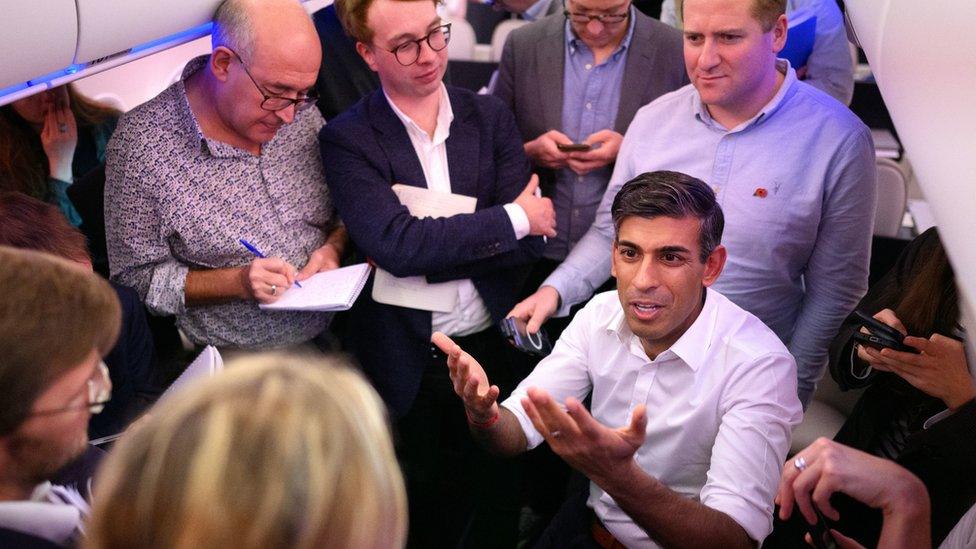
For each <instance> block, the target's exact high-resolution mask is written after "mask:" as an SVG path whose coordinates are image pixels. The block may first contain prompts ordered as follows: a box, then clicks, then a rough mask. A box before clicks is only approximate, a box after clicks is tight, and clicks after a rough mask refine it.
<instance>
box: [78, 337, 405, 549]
mask: <svg viewBox="0 0 976 549" xmlns="http://www.w3.org/2000/svg"><path fill="white" fill-rule="evenodd" d="M95 500H96V505H95V510H94V512H93V519H92V524H91V527H90V531H89V541H88V546H89V547H98V548H116V547H118V548H121V547H127V548H128V547H164V548H165V547H186V548H190V547H194V548H196V547H235V548H262V549H263V548H273V547H339V548H344V547H348V548H387V547H402V546H403V542H404V536H405V530H406V499H405V495H404V488H403V480H402V477H401V475H400V471H399V469H398V467H397V463H396V459H395V456H394V453H393V446H392V443H391V441H390V437H389V433H388V426H387V423H386V419H385V417H384V413H383V407H382V403H381V401H380V399H379V397H378V396H377V395H376V393H375V392H374V391H373V390H372V389H371V388H370V387H369V385H368V384H367V383H366V382H365V381H364V379H363V378H362V377H361V376H360V375H359V374H358V373H356V372H355V371H353V370H351V369H349V368H347V367H345V361H344V360H342V359H338V358H329V359H323V358H321V357H320V358H311V357H295V356H289V355H279V354H271V355H256V356H253V357H248V358H243V359H239V360H237V361H234V362H231V364H230V365H229V367H228V369H227V370H226V371H224V372H223V373H222V374H220V375H218V376H217V377H215V378H214V379H212V380H208V381H207V382H205V383H201V384H200V386H198V387H195V388H192V389H190V390H188V391H186V392H185V393H183V394H180V395H179V396H177V397H174V398H173V399H171V400H169V401H167V402H164V403H162V405H161V406H159V407H158V409H156V410H155V411H154V412H153V416H152V417H151V418H150V419H149V420H148V421H147V422H146V424H145V425H144V426H142V428H141V429H139V430H138V431H136V432H134V433H132V434H131V435H127V436H126V437H124V438H123V440H122V441H120V443H119V444H118V446H117V447H116V448H115V449H114V451H113V452H112V455H111V456H109V458H108V459H107V461H106V463H105V465H104V467H103V469H102V471H101V477H100V478H99V481H98V483H97V485H96V488H95Z"/></svg>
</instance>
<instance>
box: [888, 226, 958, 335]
mask: <svg viewBox="0 0 976 549" xmlns="http://www.w3.org/2000/svg"><path fill="white" fill-rule="evenodd" d="M919 238H921V237H919ZM929 242H930V244H929V245H928V246H927V247H928V248H929V253H927V254H924V255H923V254H922V253H919V254H918V257H917V258H916V260H915V261H916V265H917V264H918V262H921V263H922V265H921V267H919V268H918V271H917V273H918V274H916V275H915V277H914V278H913V279H912V281H911V283H910V284H908V285H907V287H906V288H905V291H904V293H903V294H901V295H897V296H892V297H893V298H895V299H897V301H896V302H897V305H896V306H895V307H892V308H893V309H894V311H895V315H897V316H898V318H899V319H900V320H901V321H902V324H904V325H905V328H907V329H908V333H910V334H913V335H917V336H919V337H931V336H932V334H936V333H939V334H943V335H952V333H953V332H954V331H955V330H956V327H957V325H958V323H959V294H958V290H957V289H956V279H955V276H954V275H953V272H952V265H950V264H949V257H948V256H947V255H946V251H945V248H944V247H943V246H942V240H941V239H940V238H939V235H938V233H935V234H934V235H932V238H931V240H930V241H929Z"/></svg>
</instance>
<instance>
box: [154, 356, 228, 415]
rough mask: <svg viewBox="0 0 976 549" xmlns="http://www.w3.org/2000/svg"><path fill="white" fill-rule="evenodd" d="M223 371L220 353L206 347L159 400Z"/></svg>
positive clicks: (222, 360)
mask: <svg viewBox="0 0 976 549" xmlns="http://www.w3.org/2000/svg"><path fill="white" fill-rule="evenodd" d="M223 369H224V359H223V358H222V357H221V356H220V352H219V351H218V350H217V348H216V347H214V346H213V345H207V346H206V347H205V348H204V349H203V351H201V352H200V354H199V355H198V356H197V357H196V358H195V359H193V362H191V363H190V365H189V366H187V367H186V369H185V370H183V373H182V374H180V377H178V378H176V381H174V382H173V383H172V384H171V385H170V386H169V388H168V389H166V392H164V393H163V394H162V396H160V397H159V400H160V401H162V400H163V399H165V398H167V397H169V396H170V395H172V394H174V393H178V392H180V391H181V390H182V389H183V388H185V387H187V386H190V385H193V384H194V383H197V382H199V381H200V380H203V379H207V378H210V377H212V376H214V375H215V374H216V373H217V372H220V371H221V370H223Z"/></svg>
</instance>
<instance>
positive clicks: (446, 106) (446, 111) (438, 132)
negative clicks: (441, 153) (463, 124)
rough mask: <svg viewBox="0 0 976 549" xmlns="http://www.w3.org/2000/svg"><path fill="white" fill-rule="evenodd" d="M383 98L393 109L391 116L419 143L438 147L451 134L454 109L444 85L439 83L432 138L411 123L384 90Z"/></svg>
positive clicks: (411, 120)
mask: <svg viewBox="0 0 976 549" xmlns="http://www.w3.org/2000/svg"><path fill="white" fill-rule="evenodd" d="M383 96H384V97H386V102H387V103H389V104H390V108H391V109H393V114H395V115H396V116H397V118H399V119H400V122H403V125H404V127H406V129H407V133H409V134H412V135H413V136H415V137H417V138H419V139H420V140H421V141H427V142H430V144H431V145H440V144H441V143H443V142H445V141H447V138H448V136H449V135H450V133H451V122H453V121H454V108H453V107H452V106H451V97H450V96H449V95H448V94H447V87H446V86H445V85H444V83H443V82H442V83H441V100H440V104H439V105H438V106H437V126H436V127H435V128H434V135H433V137H431V136H429V135H427V132H425V131H424V130H423V129H421V127H420V126H418V125H417V123H416V122H414V121H413V119H411V118H410V117H409V116H407V115H406V114H404V112H403V111H401V110H400V109H399V108H397V106H396V104H395V103H393V100H392V99H390V96H389V95H387V94H386V90H383Z"/></svg>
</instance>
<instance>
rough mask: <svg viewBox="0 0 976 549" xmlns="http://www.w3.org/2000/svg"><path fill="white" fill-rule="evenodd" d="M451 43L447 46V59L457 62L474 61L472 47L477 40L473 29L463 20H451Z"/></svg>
mask: <svg viewBox="0 0 976 549" xmlns="http://www.w3.org/2000/svg"><path fill="white" fill-rule="evenodd" d="M449 22H450V23H451V41H450V43H449V44H448V45H447V58H448V59H451V60H458V61H471V60H473V59H474V57H475V56H474V47H475V44H477V40H476V38H475V34H474V27H472V26H471V23H468V22H467V21H465V20H464V19H451V20H450V21H449Z"/></svg>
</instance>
